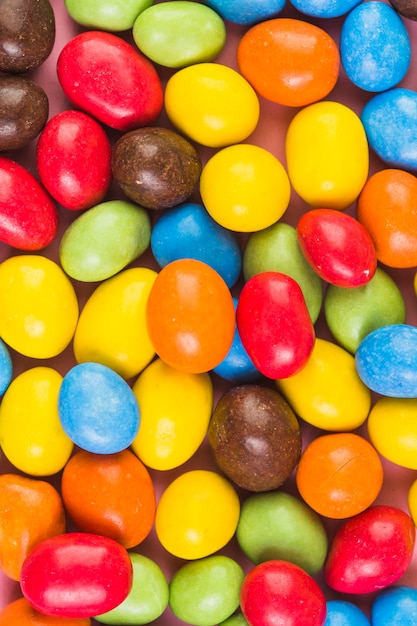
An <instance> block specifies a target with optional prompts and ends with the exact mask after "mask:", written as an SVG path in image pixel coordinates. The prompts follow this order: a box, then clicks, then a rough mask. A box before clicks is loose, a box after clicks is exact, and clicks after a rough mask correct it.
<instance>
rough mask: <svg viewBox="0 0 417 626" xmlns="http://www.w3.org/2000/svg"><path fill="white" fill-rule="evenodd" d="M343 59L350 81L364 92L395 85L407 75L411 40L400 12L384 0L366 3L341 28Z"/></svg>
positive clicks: (354, 11)
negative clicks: (383, 0) (382, 0)
mask: <svg viewBox="0 0 417 626" xmlns="http://www.w3.org/2000/svg"><path fill="white" fill-rule="evenodd" d="M340 60H341V63H342V66H343V69H344V70H345V73H346V75H347V76H348V78H350V80H351V81H352V82H353V83H354V84H355V85H356V86H357V87H360V88H361V89H364V90H365V91H371V92H377V91H385V90H386V89H391V88H392V87H395V85H397V84H398V83H399V82H400V81H401V80H402V79H403V78H404V76H405V75H406V74H407V71H408V69H409V67H410V62H411V41H410V37H409V35H408V31H407V29H406V27H405V25H404V22H403V20H402V18H401V17H400V15H399V14H398V13H397V11H396V10H395V9H394V8H393V7H392V6H391V5H388V4H385V3H384V2H378V1H377V0H374V2H363V3H362V4H360V5H359V6H356V7H355V8H354V9H353V10H352V11H351V12H350V13H349V14H348V15H347V17H346V19H345V21H344V23H343V25H342V28H341V31H340Z"/></svg>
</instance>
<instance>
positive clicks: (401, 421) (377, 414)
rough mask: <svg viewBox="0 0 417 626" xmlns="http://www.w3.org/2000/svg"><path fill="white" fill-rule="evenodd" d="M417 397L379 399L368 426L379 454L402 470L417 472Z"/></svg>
mask: <svg viewBox="0 0 417 626" xmlns="http://www.w3.org/2000/svg"><path fill="white" fill-rule="evenodd" d="M416 409H417V399H415V398H379V399H378V400H376V402H375V404H374V405H373V407H372V408H371V411H370V413H369V416H368V421H367V427H368V434H369V438H370V440H371V442H372V444H373V445H374V447H375V448H376V450H378V452H379V454H380V455H382V456H383V457H385V458H386V459H388V460H389V461H391V462H392V463H396V464H397V465H400V466H401V467H409V468H410V469H413V470H414V469H417V460H416V440H417V439H416V419H415V415H416V413H415V412H416Z"/></svg>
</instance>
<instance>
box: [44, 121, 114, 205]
mask: <svg viewBox="0 0 417 626" xmlns="http://www.w3.org/2000/svg"><path fill="white" fill-rule="evenodd" d="M36 164H37V168H38V172H39V177H40V179H41V182H42V183H43V185H44V186H45V187H46V189H47V190H48V191H49V193H50V194H51V196H52V197H53V198H55V200H56V201H57V202H59V203H60V204H61V205H62V206H64V207H66V208H67V209H72V210H81V209H87V208H89V207H92V206H93V205H94V204H98V203H99V202H101V200H103V199H104V197H105V195H106V192H107V190H108V188H109V186H110V182H111V145H110V141H109V139H108V137H107V135H106V133H105V131H104V129H103V128H102V127H101V126H100V124H99V123H98V122H96V120H94V119H93V118H91V117H90V116H89V115H87V114H85V113H82V112H81V111H62V112H61V113H58V115H56V116H55V117H53V118H52V119H51V120H49V122H48V123H47V125H46V126H45V128H44V129H43V131H42V133H41V135H40V136H39V140H38V144H37V150H36Z"/></svg>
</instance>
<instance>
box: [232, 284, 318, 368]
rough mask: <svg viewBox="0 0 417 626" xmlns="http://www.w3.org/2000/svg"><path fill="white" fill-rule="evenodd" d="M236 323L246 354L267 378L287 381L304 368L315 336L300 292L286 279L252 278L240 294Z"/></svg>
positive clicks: (296, 285) (296, 286)
mask: <svg viewBox="0 0 417 626" xmlns="http://www.w3.org/2000/svg"><path fill="white" fill-rule="evenodd" d="M236 321H237V328H238V331H239V335H240V339H241V341H242V344H243V346H244V348H245V350H246V352H247V353H248V354H249V356H250V358H251V359H252V361H253V362H254V364H255V366H256V367H257V369H258V370H259V371H260V372H261V373H262V374H263V375H264V376H266V377H267V378H271V379H274V380H278V379H281V378H287V377H288V376H292V375H293V374H295V373H297V372H298V371H300V370H301V369H302V368H303V367H304V365H305V364H306V362H307V360H308V357H309V356H310V354H311V351H312V349H313V346H314V340H315V332H314V327H313V323H312V321H311V318H310V315H309V313H308V309H307V305H306V302H305V300H304V296H303V293H302V291H301V288H300V286H299V285H298V283H297V282H296V281H295V280H294V279H293V278H291V277H290V276H287V275H286V274H282V273H281V272H261V273H259V274H256V275H255V276H252V278H250V279H249V280H248V281H247V282H246V283H245V285H244V286H243V288H242V291H241V293H240V297H239V300H238V305H237V309H236Z"/></svg>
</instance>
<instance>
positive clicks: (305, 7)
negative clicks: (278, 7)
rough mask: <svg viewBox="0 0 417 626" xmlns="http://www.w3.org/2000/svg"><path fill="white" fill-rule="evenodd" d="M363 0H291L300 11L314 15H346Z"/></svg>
mask: <svg viewBox="0 0 417 626" xmlns="http://www.w3.org/2000/svg"><path fill="white" fill-rule="evenodd" d="M360 2H362V0H291V4H292V5H293V6H294V7H295V8H296V9H297V10H298V11H300V13H304V14H305V15H311V16H313V17H323V18H328V17H339V16H340V15H345V13H348V11H350V10H351V9H353V7H355V6H356V5H357V4H359V3H360Z"/></svg>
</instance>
